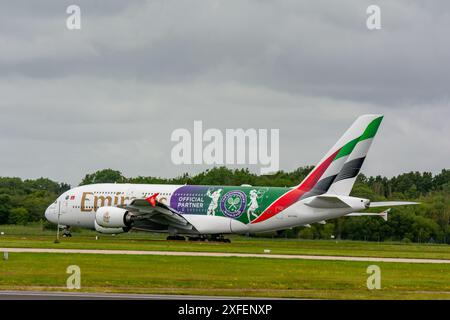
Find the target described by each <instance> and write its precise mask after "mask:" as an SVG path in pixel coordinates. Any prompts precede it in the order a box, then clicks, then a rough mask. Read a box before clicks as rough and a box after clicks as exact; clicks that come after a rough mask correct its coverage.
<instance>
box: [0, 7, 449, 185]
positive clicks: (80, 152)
mask: <svg viewBox="0 0 450 320" xmlns="http://www.w3.org/2000/svg"><path fill="white" fill-rule="evenodd" d="M70 4H77V5H79V6H80V7H81V27H82V28H81V30H72V31H70V30H68V29H67V28H66V19H67V17H68V14H66V8H67V6H68V5H70ZM370 4H376V5H379V6H380V8H381V23H382V29H381V30H376V31H373V30H372V31H371V30H368V29H367V27H366V19H367V14H366V8H367V7H368V6H369V5H370ZM449 9H450V3H449V2H448V1H430V2H425V1H421V0H417V1H411V0H408V1H406V0H405V1H400V0H399V1H361V0H351V1H339V2H336V1H332V0H329V1H298V0H292V1H271V0H260V1H256V0H254V1H251V0H248V1H243V0H223V1H212V0H183V1H180V0H166V1H161V0H153V1H122V0H115V1H92V0H83V1H80V0H78V1H74V0H71V1H59V0H54V1H32V0H30V1H20V0H19V1H3V2H1V4H0V48H1V50H0V111H1V116H0V146H1V154H0V176H19V177H22V178H37V177H41V176H43V177H49V178H51V179H54V180H57V181H64V182H68V183H71V184H72V185H76V184H78V183H79V182H80V180H81V179H82V177H83V176H84V175H85V174H86V173H90V172H93V171H95V170H98V169H103V168H113V169H117V170H120V171H122V173H123V174H124V175H126V176H137V175H145V176H147V175H152V176H163V177H174V176H177V175H179V174H181V173H183V172H189V173H196V172H199V171H201V170H203V169H205V167H204V166H199V165H197V166H177V165H174V164H173V163H172V161H171V158H170V152H171V149H172V147H173V146H174V143H173V142H171V141H170V135H171V133H172V132H173V130H175V129H177V128H187V129H189V130H191V131H192V129H193V121H194V120H202V121H203V125H204V127H205V128H219V129H221V130H224V129H226V128H265V129H271V128H274V129H280V169H283V170H293V169H295V168H296V167H299V166H302V165H307V164H315V163H316V162H317V161H318V160H319V159H320V158H321V157H322V156H323V155H324V153H325V152H326V151H327V150H328V149H329V148H330V147H331V146H332V145H333V144H334V142H335V141H336V140H337V139H338V138H339V136H340V135H341V134H342V133H343V132H344V131H345V130H346V129H347V127H348V126H350V124H351V123H352V122H353V121H354V119H355V118H356V117H357V116H358V115H361V114H364V113H383V114H384V115H385V118H384V121H383V123H382V126H381V128H380V131H379V134H378V135H377V137H376V139H375V141H374V144H373V146H372V149H371V151H370V153H369V157H368V160H367V161H366V163H365V164H364V167H363V172H364V173H366V174H368V175H384V176H392V175H396V174H399V173H403V172H408V171H411V170H419V171H425V170H426V171H432V172H434V173H436V172H439V171H440V170H441V169H443V168H449V167H450V166H449V164H450V160H449V158H450V139H449V137H450V125H449V119H450V103H449V92H450V91H449V90H450V41H449V30H450V10H449ZM253 169H255V168H253ZM253 169H252V170H253ZM255 171H256V172H257V171H259V170H256V169H255Z"/></svg>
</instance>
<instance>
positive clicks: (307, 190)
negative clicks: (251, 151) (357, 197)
mask: <svg viewBox="0 0 450 320" xmlns="http://www.w3.org/2000/svg"><path fill="white" fill-rule="evenodd" d="M382 120H383V115H379V114H368V115H362V116H360V117H359V118H358V119H356V121H355V122H354V123H353V124H352V125H351V126H350V128H349V129H348V130H347V131H346V132H345V133H344V134H343V135H342V137H341V138H340V139H339V140H338V141H337V142H336V144H335V145H334V146H333V147H332V148H331V149H330V150H329V151H328V152H327V153H326V154H325V156H324V157H323V158H322V159H321V160H320V161H319V163H318V164H317V165H316V166H315V167H314V169H313V170H312V171H311V172H310V173H309V174H308V175H307V176H306V178H305V179H304V180H303V181H302V182H301V183H300V184H299V185H297V186H295V187H294V188H292V189H291V190H290V191H288V192H287V193H285V194H283V195H282V196H281V197H280V198H278V199H277V200H275V201H274V202H273V203H272V204H271V205H270V206H269V207H268V208H267V209H266V210H265V211H264V212H263V213H262V214H261V215H260V216H259V217H258V218H256V219H255V220H253V221H252V223H257V222H261V221H264V220H266V219H268V218H270V217H272V216H274V215H275V214H277V213H278V212H280V211H282V210H284V209H286V208H287V207H289V206H291V205H292V204H294V203H295V202H297V201H299V200H302V199H305V198H308V197H312V196H316V195H320V194H324V193H330V194H336V195H349V194H350V191H351V189H352V187H353V184H354V183H355V181H356V177H357V175H358V173H359V171H360V169H361V166H362V164H363V162H364V159H365V158H366V155H367V152H368V151H369V148H370V146H371V144H372V141H373V138H374V137H375V134H376V133H377V131H378V127H379V126H380V124H381V121H382Z"/></svg>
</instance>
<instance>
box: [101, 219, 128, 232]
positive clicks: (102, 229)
mask: <svg viewBox="0 0 450 320" xmlns="http://www.w3.org/2000/svg"><path fill="white" fill-rule="evenodd" d="M94 224H95V231H97V232H100V233H104V234H118V233H124V232H127V231H128V230H129V228H104V227H102V226H99V225H98V223H97V221H94Z"/></svg>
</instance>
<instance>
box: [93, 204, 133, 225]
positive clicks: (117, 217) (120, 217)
mask: <svg viewBox="0 0 450 320" xmlns="http://www.w3.org/2000/svg"><path fill="white" fill-rule="evenodd" d="M131 217H132V215H131V214H130V213H129V212H128V211H127V210H125V209H121V208H117V207H101V208H98V209H97V212H96V213H95V222H96V223H97V224H98V225H99V226H101V227H104V228H124V227H129V226H130V225H131Z"/></svg>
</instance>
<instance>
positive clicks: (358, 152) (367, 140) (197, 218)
mask: <svg viewBox="0 0 450 320" xmlns="http://www.w3.org/2000/svg"><path fill="white" fill-rule="evenodd" d="M382 119H383V116H382V115H363V116H360V117H359V118H358V119H357V120H356V121H355V122H354V123H353V124H352V126H351V127H350V128H349V129H348V130H347V131H346V132H345V133H344V135H343V136H342V137H341V138H340V139H339V140H338V141H337V142H336V144H335V145H334V146H333V147H332V148H331V149H330V150H329V151H328V152H327V153H326V154H325V156H324V157H323V158H322V160H320V161H319V163H318V164H317V165H316V167H315V168H314V169H313V170H312V171H311V172H310V173H309V175H308V176H307V177H306V178H305V179H304V180H303V181H302V182H301V183H300V184H299V185H297V186H295V187H291V188H279V187H253V186H248V185H243V186H235V187H232V186H199V185H156V184H112V183H105V184H92V185H85V186H79V187H76V188H73V189H71V190H69V191H67V192H65V193H64V194H62V195H61V196H60V197H58V199H57V200H56V201H55V202H54V203H53V204H52V205H50V206H49V207H48V208H47V210H46V212H45V217H46V218H47V219H48V220H49V221H50V222H53V223H58V224H60V225H63V226H65V227H67V228H69V227H70V226H77V227H84V228H91V229H95V230H97V231H98V232H101V233H110V234H116V233H122V232H127V231H129V230H131V229H135V230H145V231H152V232H167V233H169V237H168V239H184V237H183V236H182V235H188V236H190V237H192V238H193V239H206V238H207V237H209V238H210V239H215V240H224V239H223V235H224V234H231V233H237V234H246V233H257V232H267V231H276V230H283V229H288V228H292V227H295V226H302V225H303V226H304V225H309V224H311V223H315V222H318V223H325V220H328V219H333V218H337V217H341V216H363V215H381V216H383V217H385V218H386V212H387V211H384V212H382V213H360V212H359V211H362V210H365V209H367V208H373V207H387V206H397V205H408V204H416V203H415V202H371V201H370V200H369V199H363V198H355V197H351V196H349V194H350V191H351V189H352V187H353V184H354V183H355V180H356V177H357V175H358V173H359V171H360V169H361V166H362V164H363V162H364V159H365V158H366V155H367V152H368V151H369V148H370V146H371V144H372V141H373V139H374V137H375V134H376V133H377V130H378V127H379V126H380V123H381V121H382Z"/></svg>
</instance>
